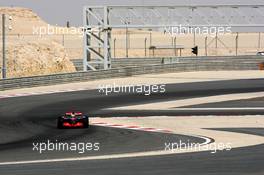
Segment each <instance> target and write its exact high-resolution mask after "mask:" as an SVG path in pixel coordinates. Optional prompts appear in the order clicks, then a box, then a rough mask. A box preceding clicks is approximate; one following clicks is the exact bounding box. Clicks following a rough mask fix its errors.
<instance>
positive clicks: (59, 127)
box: [57, 117, 63, 129]
mask: <svg viewBox="0 0 264 175" xmlns="http://www.w3.org/2000/svg"><path fill="white" fill-rule="evenodd" d="M57 128H58V129H63V122H62V121H61V118H60V117H59V118H58V119H57Z"/></svg>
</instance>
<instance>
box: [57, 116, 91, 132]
mask: <svg viewBox="0 0 264 175" xmlns="http://www.w3.org/2000/svg"><path fill="white" fill-rule="evenodd" d="M88 127H89V118H88V116H85V115H83V114H82V113H81V112H66V113H65V114H64V115H63V116H61V117H58V120H57V128H59V129H63V128H88Z"/></svg>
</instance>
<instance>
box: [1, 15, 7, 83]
mask: <svg viewBox="0 0 264 175" xmlns="http://www.w3.org/2000/svg"><path fill="white" fill-rule="evenodd" d="M5 20H6V17H5V14H2V42H3V65H2V78H3V79H6V52H5V49H6V48H5V42H6V40H5V37H6V36H5V23H6V22H5Z"/></svg>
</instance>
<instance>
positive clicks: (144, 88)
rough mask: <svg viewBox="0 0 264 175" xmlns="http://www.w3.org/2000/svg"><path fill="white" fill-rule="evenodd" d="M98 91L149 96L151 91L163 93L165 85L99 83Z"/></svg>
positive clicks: (106, 93)
mask: <svg viewBox="0 0 264 175" xmlns="http://www.w3.org/2000/svg"><path fill="white" fill-rule="evenodd" d="M98 92H99V93H101V94H104V95H109V94H111V93H136V94H144V95H146V96H149V95H151V94H153V93H165V92H166V85H164V84H163V85H156V84H154V85H118V84H116V83H113V84H107V85H99V86H98Z"/></svg>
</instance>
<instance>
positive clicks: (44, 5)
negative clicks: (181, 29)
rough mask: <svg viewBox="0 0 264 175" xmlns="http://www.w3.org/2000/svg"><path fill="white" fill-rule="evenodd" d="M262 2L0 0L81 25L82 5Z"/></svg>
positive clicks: (256, 0) (240, 0) (257, 0)
mask: <svg viewBox="0 0 264 175" xmlns="http://www.w3.org/2000/svg"><path fill="white" fill-rule="evenodd" d="M249 3H250V4H264V1H263V0H250V1H249V0H0V6H20V7H27V8H31V9H33V10H34V11H35V12H36V13H38V15H39V16H41V18H43V19H44V20H45V21H47V22H48V23H50V24H58V25H65V24H66V21H70V23H71V24H72V25H82V7H83V6H84V5H183V4H185V5H186V4H192V5H195V4H249Z"/></svg>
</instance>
